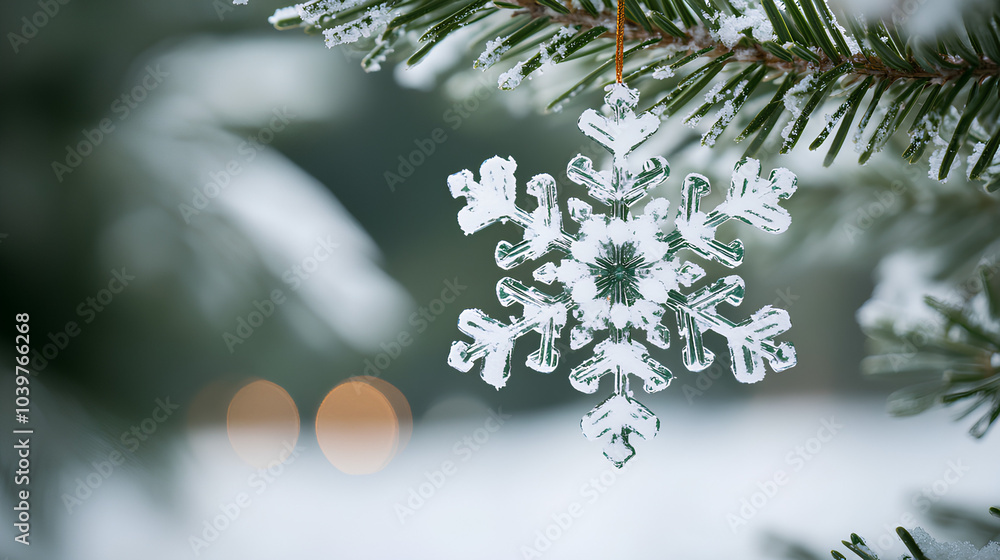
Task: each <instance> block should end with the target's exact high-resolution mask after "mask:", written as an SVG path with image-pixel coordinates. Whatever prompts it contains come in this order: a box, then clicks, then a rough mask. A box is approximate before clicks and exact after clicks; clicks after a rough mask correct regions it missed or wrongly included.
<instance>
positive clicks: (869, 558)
mask: <svg viewBox="0 0 1000 560" xmlns="http://www.w3.org/2000/svg"><path fill="white" fill-rule="evenodd" d="M990 513H991V514H992V515H994V516H996V517H1000V510H998V509H997V508H995V507H992V508H990ZM914 533H916V534H917V536H918V538H914ZM896 536H897V537H899V540H900V542H902V543H903V546H905V547H906V550H907V551H908V552H909V554H908V555H904V556H901V557H900V558H902V559H903V560H959V559H960V558H971V557H972V556H973V555H975V556H976V557H977V558H980V557H982V558H986V554H987V553H988V552H987V550H989V551H990V552H993V553H995V552H996V551H997V550H1000V549H998V547H997V543H989V544H988V545H987V546H986V547H984V548H983V549H982V551H979V553H978V554H976V548H975V547H974V546H973V545H972V544H970V543H949V544H947V545H945V546H942V545H941V543H939V542H937V541H935V540H934V539H933V538H932V537H930V536H929V535H927V533H925V532H923V530H922V529H919V528H918V529H915V530H914V531H913V533H911V532H910V531H908V530H906V529H905V528H903V527H896ZM918 540H920V541H922V542H923V543H924V544H923V545H921V544H919V543H918V542H917V541H918ZM841 543H842V544H843V545H844V547H845V548H847V550H849V551H851V552H852V553H854V555H855V556H857V557H858V558H859V559H860V560H879V556H878V554H876V553H875V552H874V551H873V550H872V549H871V548H870V547H869V546H868V543H866V542H865V540H864V539H862V538H861V537H859V536H858V535H856V534H854V533H852V534H851V540H850V541H841ZM932 550H933V551H934V552H933V553H932V552H931V551H932ZM830 554H831V555H832V556H833V558H834V560H847V557H846V556H844V554H842V553H841V552H839V551H836V550H831V551H830ZM931 554H933V557H931V556H930V555H931ZM990 557H992V555H991V556H990Z"/></svg>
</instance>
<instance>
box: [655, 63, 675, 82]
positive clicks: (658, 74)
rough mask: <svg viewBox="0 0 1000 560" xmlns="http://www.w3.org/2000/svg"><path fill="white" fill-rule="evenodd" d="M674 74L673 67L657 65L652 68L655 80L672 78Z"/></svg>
mask: <svg viewBox="0 0 1000 560" xmlns="http://www.w3.org/2000/svg"><path fill="white" fill-rule="evenodd" d="M673 76H674V69H673V68H671V67H669V66H658V67H656V69H655V70H653V78H655V79H657V80H666V79H667V78H672V77H673Z"/></svg>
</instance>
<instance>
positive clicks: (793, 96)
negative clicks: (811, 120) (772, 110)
mask: <svg viewBox="0 0 1000 560" xmlns="http://www.w3.org/2000/svg"><path fill="white" fill-rule="evenodd" d="M813 80H814V76H813V74H809V75H808V76H806V77H805V78H802V79H801V80H799V82H798V83H796V84H795V85H794V86H792V87H790V88H789V89H788V91H787V92H786V93H785V98H784V99H783V101H784V103H785V110H786V111H788V112H789V113H790V114H791V117H790V118H789V119H788V124H786V125H785V128H783V129H781V137H782V138H783V139H785V140H788V135H789V134H791V133H792V129H793V128H794V127H795V120H796V119H798V118H799V116H800V115H801V114H802V105H803V104H804V103H805V102H806V98H807V95H808V94H810V93H812V92H811V91H810V90H811V88H812V84H813Z"/></svg>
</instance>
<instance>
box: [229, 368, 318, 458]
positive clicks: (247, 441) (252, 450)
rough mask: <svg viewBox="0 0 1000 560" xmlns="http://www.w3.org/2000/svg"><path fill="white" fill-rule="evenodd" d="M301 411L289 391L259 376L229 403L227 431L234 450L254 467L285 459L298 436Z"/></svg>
mask: <svg viewBox="0 0 1000 560" xmlns="http://www.w3.org/2000/svg"><path fill="white" fill-rule="evenodd" d="M299 427H300V425H299V410H298V408H297V407H296V406H295V402H294V401H293V400H292V397H291V396H290V395H289V394H288V392H287V391H285V390H284V389H282V388H281V387H279V386H278V385H276V384H274V383H272V382H270V381H266V380H263V379H258V380H256V381H253V382H251V383H249V384H247V385H245V386H244V387H243V388H242V389H240V390H239V391H237V393H236V395H234V396H233V399H232V400H231V401H230V402H229V410H228V412H227V414H226V430H227V431H228V434H229V443H230V444H232V446H233V450H234V451H236V454H237V455H239V456H240V458H241V459H243V460H244V461H246V462H247V463H248V464H250V465H251V466H253V467H257V468H261V469H262V468H267V467H268V466H269V465H272V464H274V462H275V461H279V462H280V461H282V460H284V459H285V458H286V457H287V456H288V455H289V454H290V453H291V450H292V449H294V447H295V443H296V442H297V441H298V439H299Z"/></svg>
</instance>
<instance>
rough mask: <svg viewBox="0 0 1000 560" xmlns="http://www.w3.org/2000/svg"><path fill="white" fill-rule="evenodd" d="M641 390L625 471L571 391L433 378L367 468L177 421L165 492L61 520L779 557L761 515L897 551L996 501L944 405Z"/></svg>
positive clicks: (118, 537)
mask: <svg viewBox="0 0 1000 560" xmlns="http://www.w3.org/2000/svg"><path fill="white" fill-rule="evenodd" d="M649 404H650V408H651V409H653V410H654V412H656V414H657V415H658V416H659V417H660V419H661V427H660V433H659V435H657V436H656V438H654V439H652V440H649V441H640V442H638V445H637V450H638V454H637V456H636V457H635V458H634V459H633V460H632V461H631V462H630V463H629V464H628V465H627V466H626V467H625V468H624V469H623V470H621V471H618V470H616V469H615V468H614V467H612V466H611V464H610V463H609V462H608V461H607V460H606V459H605V458H604V457H603V456H602V455H601V452H600V446H599V445H596V444H593V443H591V442H588V441H587V440H586V439H585V438H584V437H583V436H582V435H581V434H580V430H579V418H580V416H581V415H582V414H583V413H585V412H586V411H587V409H588V408H589V407H588V406H587V403H585V402H584V401H583V400H581V401H580V402H576V403H575V404H574V405H572V406H567V407H564V408H560V409H557V410H554V411H551V412H544V413H513V414H510V415H509V417H507V415H508V412H506V411H502V410H501V411H499V412H500V414H496V412H497V411H493V413H491V411H490V410H489V409H488V408H487V407H486V406H485V405H483V404H482V403H480V402H477V401H474V400H472V399H468V398H460V397H452V398H449V399H447V400H444V401H442V402H441V403H439V404H438V405H437V406H435V407H434V408H433V409H431V410H430V411H429V412H428V413H427V414H426V415H425V416H424V418H423V419H421V420H420V421H418V422H417V424H416V425H415V426H414V432H413V438H412V440H411V442H410V443H409V445H408V446H407V447H406V448H405V449H404V450H403V451H402V452H401V453H400V454H399V455H398V456H397V457H396V458H395V459H394V460H393V461H392V462H391V463H390V464H389V465H388V466H387V467H386V468H385V469H383V470H382V471H380V472H378V473H376V474H373V475H367V476H348V475H345V474H342V473H340V472H339V471H337V470H336V469H335V468H334V467H333V466H331V465H330V463H329V462H327V460H326V459H325V458H324V456H323V454H322V453H320V451H319V449H318V446H317V445H316V440H315V437H314V436H313V434H312V433H311V432H309V431H307V430H306V429H304V430H303V432H302V433H301V434H300V437H299V440H298V445H297V447H296V453H297V456H292V457H291V461H289V462H287V463H286V464H285V465H283V466H281V467H274V468H272V472H271V474H269V475H264V474H262V473H259V472H257V471H255V470H254V469H252V468H250V467H248V466H246V465H244V464H242V463H241V462H240V461H239V460H238V459H237V458H236V457H235V454H233V452H232V450H231V448H230V447H229V444H228V441H227V440H226V436H225V434H224V432H210V431H203V432H199V433H192V434H190V435H189V436H190V437H189V438H188V439H186V440H185V441H183V442H178V448H177V453H175V454H173V459H171V460H172V461H174V464H173V465H171V468H170V470H171V471H172V472H173V476H172V477H167V478H166V479H164V480H162V484H163V485H166V486H165V487H163V488H159V492H157V495H160V496H161V498H158V499H153V498H151V493H150V492H149V491H148V490H149V489H148V488H146V485H147V484H148V482H146V479H144V478H138V477H136V476H135V475H130V474H129V473H128V472H126V471H122V472H121V474H116V475H115V476H113V477H111V478H109V479H108V480H107V481H106V482H105V485H104V486H102V487H101V488H100V491H99V492H95V495H94V496H93V497H92V498H91V499H90V500H89V501H88V502H87V503H85V504H83V506H81V510H83V509H84V508H85V511H86V513H85V514H84V515H72V516H66V517H65V522H64V526H63V527H62V528H61V531H60V537H61V540H62V542H63V549H64V550H66V551H72V553H71V554H69V553H67V555H66V556H65V557H66V558H74V559H76V560H91V559H93V560H119V559H120V560H132V559H136V558H142V559H145V560H157V559H175V558H195V557H198V558H209V559H215V558H218V559H227V558H233V559H236V558H238V559H241V560H257V559H261V560H263V559H273V558H288V559H311V558H317V559H318V558H351V559H359V558H371V559H403V558H406V559H425V558H426V559H452V558H454V559H482V560H493V559H498V560H499V559H520V558H547V559H548V558H551V559H553V560H556V559H582V558H634V559H646V558H649V559H652V558H676V559H687V560H700V559H720V558H740V559H747V560H750V559H756V558H760V559H764V558H768V559H774V558H778V556H777V554H776V553H775V552H776V551H775V550H774V549H769V548H768V547H767V546H765V544H766V543H767V542H768V538H767V537H768V535H773V534H777V535H781V536H783V537H789V538H793V539H795V540H797V541H798V542H801V543H803V544H805V545H807V546H808V547H810V548H812V549H813V550H814V551H815V552H817V553H821V554H823V555H824V556H826V554H828V552H826V551H828V550H830V549H831V548H834V547H837V548H839V549H840V550H841V551H843V552H847V551H846V550H844V549H843V547H841V546H839V543H840V540H842V539H846V538H848V537H849V535H850V533H852V532H857V533H859V534H861V535H862V536H864V537H865V538H866V539H867V540H868V542H869V544H870V545H871V546H872V548H874V549H875V551H876V552H879V553H880V556H881V557H882V558H897V557H898V555H899V554H900V553H902V552H903V549H902V546H901V545H900V544H899V543H898V540H897V539H896V538H895V536H894V535H892V533H891V531H892V530H893V529H894V528H895V527H896V526H898V525H900V524H902V525H905V526H907V527H911V528H912V527H913V526H916V525H924V526H926V525H927V523H926V517H925V516H924V514H923V512H924V511H925V510H926V509H927V506H929V505H930V504H931V503H933V502H940V503H946V504H949V505H952V506H958V507H962V508H964V509H966V510H967V511H970V512H981V513H982V516H983V520H984V521H987V520H988V519H989V515H988V513H987V511H986V510H987V507H988V506H990V505H997V504H1000V478H998V477H997V465H998V464H1000V449H998V447H997V443H998V442H997V439H996V434H991V435H992V436H993V437H989V436H987V438H986V439H985V441H974V440H972V439H971V438H969V437H968V436H966V435H965V434H964V427H963V425H961V424H955V423H952V422H950V421H949V420H948V418H947V413H945V412H943V411H937V412H933V413H929V414H925V415H922V416H918V417H914V418H909V419H902V420H901V419H894V418H890V417H887V416H886V415H885V413H884V412H883V404H882V401H878V400H872V399H868V400H854V399H852V400H848V399H841V400H832V399H827V398H816V397H810V398H803V397H796V398H785V399H775V398H769V399H760V400H748V401H740V402H729V403H725V404H721V403H718V402H716V403H712V402H708V401H701V400H698V399H695V400H694V402H693V404H689V403H688V402H686V401H684V400H679V399H674V400H666V399H660V400H653V401H652V402H651V403H649ZM498 417H499V419H501V420H502V424H500V422H499V421H498ZM303 424H304V425H309V424H310V423H309V422H308V421H306V420H305V419H303ZM66 476H68V477H69V478H72V477H74V476H79V473H67V474H66ZM164 495H166V496H169V499H166V500H164V499H163V498H162V496H164ZM227 514H228V517H234V519H232V520H231V521H229V520H228V519H223V518H219V517H218V516H220V515H223V516H224V515H227ZM911 516H912V519H911ZM213 523H214V524H215V526H216V529H217V530H215V531H213V530H211V529H209V530H206V527H207V525H211V524H213ZM930 533H931V534H932V535H934V536H936V537H937V538H938V540H947V538H949V536H948V534H947V533H944V532H942V531H939V530H935V529H934V528H931V530H930ZM192 537H194V539H201V540H200V541H199V540H193V539H192ZM890 537H891V538H890ZM887 546H888V549H886V547H887ZM195 549H197V550H195ZM883 552H885V553H886V554H885V555H884V556H882V553H883Z"/></svg>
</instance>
